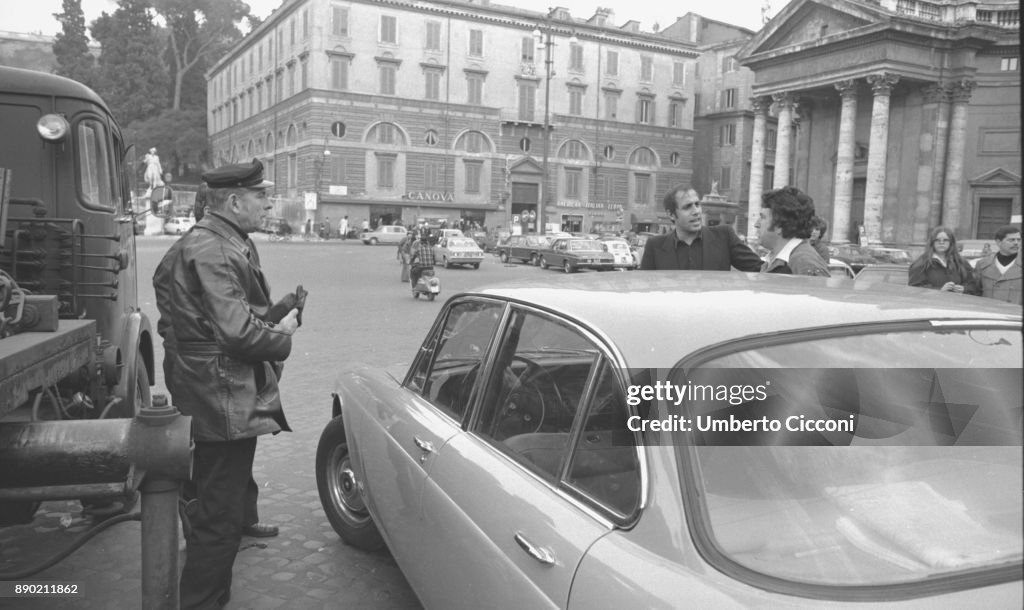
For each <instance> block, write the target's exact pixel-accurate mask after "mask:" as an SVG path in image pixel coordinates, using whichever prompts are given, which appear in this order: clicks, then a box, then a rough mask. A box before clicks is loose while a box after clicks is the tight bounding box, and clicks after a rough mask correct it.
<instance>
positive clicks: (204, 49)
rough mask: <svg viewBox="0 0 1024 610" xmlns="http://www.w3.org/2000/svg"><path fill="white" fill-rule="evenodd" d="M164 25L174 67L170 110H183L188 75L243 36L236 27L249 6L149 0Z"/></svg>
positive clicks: (232, 0) (237, 0)
mask: <svg viewBox="0 0 1024 610" xmlns="http://www.w3.org/2000/svg"><path fill="white" fill-rule="evenodd" d="M152 2H153V7H154V9H155V10H156V12H157V13H159V14H160V15H161V16H162V17H163V18H164V20H165V21H166V22H167V29H168V31H169V32H168V33H169V36H168V46H169V48H170V52H171V56H172V58H173V60H174V61H173V64H172V66H173V67H172V69H171V74H172V76H173V89H172V92H171V108H172V109H174V110H179V109H181V108H182V89H183V87H184V84H185V82H186V78H187V77H188V76H189V74H190V73H194V72H199V71H201V70H202V69H204V68H205V67H206V65H208V63H209V62H212V61H214V60H216V59H217V58H219V57H220V56H221V55H223V54H224V53H225V52H226V51H227V50H228V49H230V48H231V47H232V46H233V45H234V44H235V43H236V42H238V40H240V39H241V37H242V33H241V31H239V29H238V24H239V23H240V22H241V21H242V20H243V19H249V21H250V23H251V22H252V20H251V18H250V15H249V5H248V4H246V3H244V2H242V1H241V0H152Z"/></svg>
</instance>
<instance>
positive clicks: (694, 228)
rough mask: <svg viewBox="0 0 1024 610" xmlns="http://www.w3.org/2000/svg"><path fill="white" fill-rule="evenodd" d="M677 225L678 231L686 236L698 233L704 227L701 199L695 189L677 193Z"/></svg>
mask: <svg viewBox="0 0 1024 610" xmlns="http://www.w3.org/2000/svg"><path fill="white" fill-rule="evenodd" d="M675 224H676V230H677V231H679V232H680V233H682V234H684V235H687V234H695V233H698V232H699V231H700V230H701V227H703V226H704V215H703V213H702V211H701V209H700V198H699V197H697V192H696V191H694V190H693V189H690V190H689V191H680V192H678V193H676V213H675Z"/></svg>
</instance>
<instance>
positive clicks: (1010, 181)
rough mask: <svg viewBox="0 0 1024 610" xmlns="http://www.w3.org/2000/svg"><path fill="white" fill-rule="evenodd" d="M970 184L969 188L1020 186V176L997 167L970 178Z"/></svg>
mask: <svg viewBox="0 0 1024 610" xmlns="http://www.w3.org/2000/svg"><path fill="white" fill-rule="evenodd" d="M970 183H971V186H1020V176H1018V175H1017V174H1014V173H1013V172H1010V171H1007V170H1005V169H1003V168H1001V167H997V168H995V169H991V170H989V171H987V172H985V173H984V174H981V175H979V176H975V177H974V178H971V180H970Z"/></svg>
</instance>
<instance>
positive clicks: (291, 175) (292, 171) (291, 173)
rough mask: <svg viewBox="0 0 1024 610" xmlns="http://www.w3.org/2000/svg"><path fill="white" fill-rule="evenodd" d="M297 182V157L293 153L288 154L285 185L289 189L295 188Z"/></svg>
mask: <svg viewBox="0 0 1024 610" xmlns="http://www.w3.org/2000/svg"><path fill="white" fill-rule="evenodd" d="M298 183H299V159H298V157H296V156H295V153H292V154H290V155H288V176H287V183H286V185H285V186H286V187H287V188H289V189H293V188H295V185H296V184H298Z"/></svg>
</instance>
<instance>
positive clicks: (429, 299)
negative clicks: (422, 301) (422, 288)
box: [427, 292, 437, 301]
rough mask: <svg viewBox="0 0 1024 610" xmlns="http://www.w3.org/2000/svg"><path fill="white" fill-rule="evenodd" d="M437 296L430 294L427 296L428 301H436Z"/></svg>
mask: <svg viewBox="0 0 1024 610" xmlns="http://www.w3.org/2000/svg"><path fill="white" fill-rule="evenodd" d="M436 296H437V295H436V294H434V293H433V292H431V293H430V294H428V295H427V300H428V301H433V300H434V297H436Z"/></svg>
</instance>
